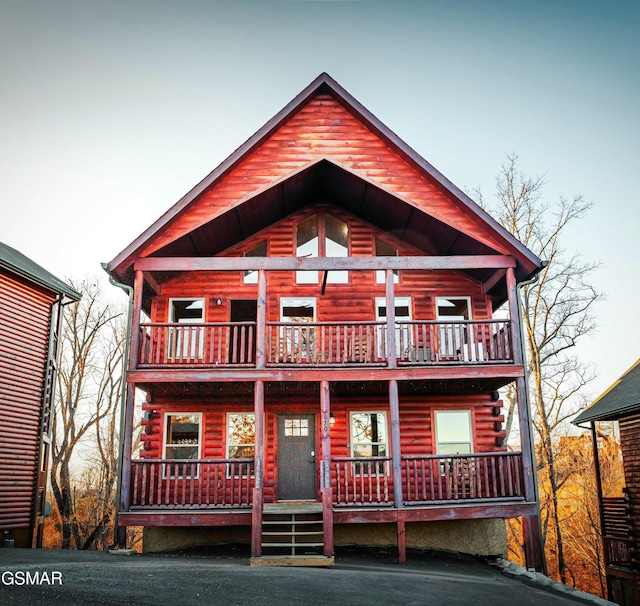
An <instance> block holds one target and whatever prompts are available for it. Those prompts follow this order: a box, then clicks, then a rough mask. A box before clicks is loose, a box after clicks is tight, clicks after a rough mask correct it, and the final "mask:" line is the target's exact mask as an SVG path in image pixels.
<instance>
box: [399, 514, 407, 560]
mask: <svg viewBox="0 0 640 606" xmlns="http://www.w3.org/2000/svg"><path fill="white" fill-rule="evenodd" d="M397 524H398V564H406V563H407V533H406V528H405V523H404V520H398V522H397Z"/></svg>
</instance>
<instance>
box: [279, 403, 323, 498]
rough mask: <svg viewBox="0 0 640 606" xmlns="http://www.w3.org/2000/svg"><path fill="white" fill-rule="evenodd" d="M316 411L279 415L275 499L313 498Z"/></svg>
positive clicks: (314, 495) (314, 484)
mask: <svg viewBox="0 0 640 606" xmlns="http://www.w3.org/2000/svg"><path fill="white" fill-rule="evenodd" d="M315 442H316V441H315V415H286V414H285V415H280V416H279V417H278V500H280V501H292V500H315V499H316V452H315V448H316V444H315Z"/></svg>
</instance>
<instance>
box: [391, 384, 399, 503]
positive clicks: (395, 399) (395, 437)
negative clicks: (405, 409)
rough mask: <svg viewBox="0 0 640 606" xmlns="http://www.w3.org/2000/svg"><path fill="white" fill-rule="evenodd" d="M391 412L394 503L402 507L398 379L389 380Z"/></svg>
mask: <svg viewBox="0 0 640 606" xmlns="http://www.w3.org/2000/svg"><path fill="white" fill-rule="evenodd" d="M389 412H390V413H391V467H392V473H393V505H394V507H395V508H396V509H401V508H402V461H401V452H400V399H399V396H398V381H396V380H395V379H391V381H389Z"/></svg>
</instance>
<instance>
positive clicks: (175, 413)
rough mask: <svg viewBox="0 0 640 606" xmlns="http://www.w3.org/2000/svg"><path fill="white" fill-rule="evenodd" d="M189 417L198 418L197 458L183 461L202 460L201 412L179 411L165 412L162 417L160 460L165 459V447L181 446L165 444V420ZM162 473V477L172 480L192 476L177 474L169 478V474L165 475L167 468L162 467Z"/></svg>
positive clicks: (166, 436)
mask: <svg viewBox="0 0 640 606" xmlns="http://www.w3.org/2000/svg"><path fill="white" fill-rule="evenodd" d="M190 416H195V417H197V418H198V456H197V457H196V458H195V459H184V460H185V461H198V460H200V459H202V431H203V427H202V413H201V412H190V411H185V412H181V411H171V412H165V413H164V417H163V428H162V458H163V459H166V458H167V447H176V446H181V444H168V443H167V438H168V435H167V425H168V423H167V420H168V418H169V417H190ZM182 446H187V445H186V444H182ZM164 467H165V469H164V472H163V475H164V477H172V478H190V477H192V476H189V475H187V474H184V473H178V474H176V475H171V476H169V474H168V473H167V466H166V465H165V466H164ZM197 469H198V468H196V475H195V476H193V477H195V478H197V477H198V471H197Z"/></svg>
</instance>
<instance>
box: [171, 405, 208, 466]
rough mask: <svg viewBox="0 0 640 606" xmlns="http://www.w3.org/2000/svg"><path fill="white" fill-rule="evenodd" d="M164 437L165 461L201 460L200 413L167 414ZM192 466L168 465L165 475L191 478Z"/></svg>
mask: <svg viewBox="0 0 640 606" xmlns="http://www.w3.org/2000/svg"><path fill="white" fill-rule="evenodd" d="M165 419H166V424H165V434H164V435H165V437H164V458H165V459H199V458H200V427H201V425H202V423H201V421H202V415H201V414H200V413H170V414H167V415H166V417H165ZM191 467H192V466H191V465H187V464H180V465H176V464H167V466H166V469H165V475H167V474H166V472H167V471H169V475H171V476H183V477H184V476H190V475H191Z"/></svg>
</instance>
